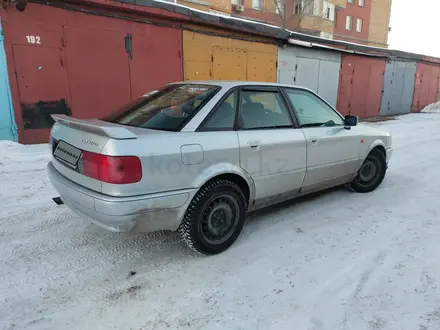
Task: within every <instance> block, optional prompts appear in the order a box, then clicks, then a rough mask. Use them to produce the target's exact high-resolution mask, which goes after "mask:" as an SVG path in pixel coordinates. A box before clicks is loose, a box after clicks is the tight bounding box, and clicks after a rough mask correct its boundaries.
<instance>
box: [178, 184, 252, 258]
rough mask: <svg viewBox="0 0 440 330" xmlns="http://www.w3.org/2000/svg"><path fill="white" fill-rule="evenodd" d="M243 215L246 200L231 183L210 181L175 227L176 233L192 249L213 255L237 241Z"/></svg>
mask: <svg viewBox="0 0 440 330" xmlns="http://www.w3.org/2000/svg"><path fill="white" fill-rule="evenodd" d="M246 212H247V205H246V199H245V197H244V195H243V192H242V191H241V189H240V188H239V187H238V186H237V185H236V184H235V183H233V182H231V181H228V180H222V179H218V180H213V181H210V182H208V183H207V184H205V185H204V186H203V187H202V188H201V189H200V190H199V191H198V192H197V194H196V195H195V196H194V198H193V200H192V201H191V204H190V205H189V207H188V209H187V211H186V213H185V216H184V218H183V220H182V223H181V224H180V226H179V234H180V236H181V237H182V239H183V241H184V242H185V243H186V244H187V245H188V246H189V247H190V248H192V249H193V250H195V251H197V252H199V253H202V254H206V255H212V254H217V253H220V252H223V251H225V250H226V249H227V248H229V247H230V246H231V245H232V244H233V243H234V242H235V241H236V240H237V238H238V236H239V235H240V233H241V230H242V228H243V225H244V222H245V219H246Z"/></svg>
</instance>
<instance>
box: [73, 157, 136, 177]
mask: <svg viewBox="0 0 440 330" xmlns="http://www.w3.org/2000/svg"><path fill="white" fill-rule="evenodd" d="M78 167H79V172H80V173H81V174H83V175H85V176H88V177H90V178H93V179H96V180H100V181H103V182H107V183H113V184H128V183H135V182H139V181H140V180H141V179H142V165H141V161H140V159H139V158H138V157H135V156H107V155H101V154H96V153H94V152H89V151H84V152H83V154H82V156H81V160H80V164H79V166H78Z"/></svg>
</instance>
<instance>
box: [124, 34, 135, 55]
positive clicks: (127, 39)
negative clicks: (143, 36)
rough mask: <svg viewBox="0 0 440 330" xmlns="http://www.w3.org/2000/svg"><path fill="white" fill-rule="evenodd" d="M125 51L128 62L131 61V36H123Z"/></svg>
mask: <svg viewBox="0 0 440 330" xmlns="http://www.w3.org/2000/svg"><path fill="white" fill-rule="evenodd" d="M125 51H126V52H127V54H128V55H129V56H130V60H132V59H133V36H132V35H131V34H130V33H127V35H126V36H125Z"/></svg>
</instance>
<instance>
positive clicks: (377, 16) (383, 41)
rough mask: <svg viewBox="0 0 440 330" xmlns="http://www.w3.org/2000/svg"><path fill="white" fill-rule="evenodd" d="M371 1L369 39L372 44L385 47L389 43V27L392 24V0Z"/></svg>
mask: <svg viewBox="0 0 440 330" xmlns="http://www.w3.org/2000/svg"><path fill="white" fill-rule="evenodd" d="M369 1H371V2H372V3H371V15H370V16H371V19H370V27H369V32H368V39H369V41H370V42H371V44H372V45H377V46H380V47H384V46H386V45H387V44H388V27H389V25H390V12H391V0H369Z"/></svg>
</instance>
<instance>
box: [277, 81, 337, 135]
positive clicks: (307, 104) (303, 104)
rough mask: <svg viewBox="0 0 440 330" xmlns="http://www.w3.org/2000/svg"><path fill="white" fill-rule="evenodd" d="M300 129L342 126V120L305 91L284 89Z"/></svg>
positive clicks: (323, 103) (317, 98)
mask: <svg viewBox="0 0 440 330" xmlns="http://www.w3.org/2000/svg"><path fill="white" fill-rule="evenodd" d="M285 91H286V93H287V96H288V98H289V100H290V102H291V103H292V105H293V107H294V108H295V111H296V114H297V116H298V121H299V125H300V127H319V126H324V127H326V126H327V127H328V126H343V125H344V120H343V119H342V118H341V117H340V116H339V115H338V114H337V113H336V112H335V111H334V110H333V109H332V108H331V107H330V106H329V105H328V104H326V103H325V102H324V101H322V100H321V99H320V98H319V97H317V96H316V95H314V94H313V93H310V92H308V91H305V90H300V89H285Z"/></svg>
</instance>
